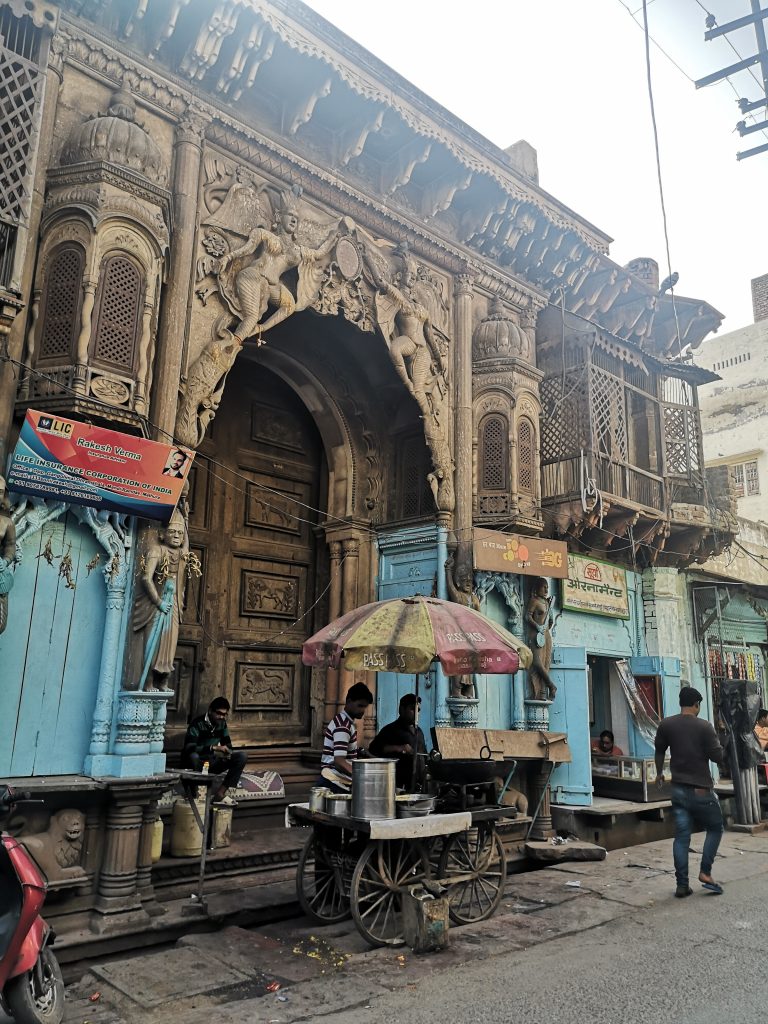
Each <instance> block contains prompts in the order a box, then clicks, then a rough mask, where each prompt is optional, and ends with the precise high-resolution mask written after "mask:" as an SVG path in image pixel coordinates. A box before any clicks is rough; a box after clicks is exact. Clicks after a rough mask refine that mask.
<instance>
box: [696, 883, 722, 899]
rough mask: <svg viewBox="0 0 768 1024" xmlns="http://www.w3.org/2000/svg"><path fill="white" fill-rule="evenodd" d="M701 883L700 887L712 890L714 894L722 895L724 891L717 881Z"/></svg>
mask: <svg viewBox="0 0 768 1024" xmlns="http://www.w3.org/2000/svg"><path fill="white" fill-rule="evenodd" d="M701 885H702V888H704V889H709V891H710V892H713V893H714V894H715V896H722V895H723V893H724V892H725V889H724V888H723V887H722V885H720V883H719V882H714V881H713V882H702V883H701Z"/></svg>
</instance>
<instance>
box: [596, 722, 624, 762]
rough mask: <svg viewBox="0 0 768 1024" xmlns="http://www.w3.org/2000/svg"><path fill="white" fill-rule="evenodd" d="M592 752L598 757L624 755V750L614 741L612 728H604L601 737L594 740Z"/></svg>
mask: <svg viewBox="0 0 768 1024" xmlns="http://www.w3.org/2000/svg"><path fill="white" fill-rule="evenodd" d="M592 753H593V754H596V755H597V756H598V757H623V756H624V751H623V750H622V749H621V747H617V746H616V744H615V743H614V742H613V733H612V732H611V730H610V729H603V731H602V732H601V733H600V738H599V739H596V740H592Z"/></svg>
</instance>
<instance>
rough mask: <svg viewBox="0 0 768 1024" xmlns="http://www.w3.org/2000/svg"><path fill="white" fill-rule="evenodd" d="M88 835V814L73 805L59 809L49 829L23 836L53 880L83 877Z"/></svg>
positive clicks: (21, 837)
mask: <svg viewBox="0 0 768 1024" xmlns="http://www.w3.org/2000/svg"><path fill="white" fill-rule="evenodd" d="M84 836H85V815H84V814H83V812H82V811H76V810H73V809H72V808H64V810H61V811H56V813H55V814H52V815H51V821H50V824H49V825H48V828H47V830H46V831H45V832H38V833H36V834H35V835H31V836H24V835H22V836H19V841H20V842H21V843H23V844H24V846H25V847H26V848H27V850H28V851H29V853H31V854H32V856H33V857H34V858H35V860H36V861H37V864H38V865H39V867H40V870H41V871H43V873H44V874H45V875H46V876H47V878H48V881H49V882H60V881H64V880H65V879H70V878H82V877H83V876H84V875H85V869H84V868H82V867H81V866H80V863H79V861H80V855H81V854H82V851H83V839H84Z"/></svg>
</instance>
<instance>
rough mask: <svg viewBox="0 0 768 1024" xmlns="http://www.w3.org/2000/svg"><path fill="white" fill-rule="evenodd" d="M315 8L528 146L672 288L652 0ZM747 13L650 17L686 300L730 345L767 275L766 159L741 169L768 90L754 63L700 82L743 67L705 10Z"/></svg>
mask: <svg viewBox="0 0 768 1024" xmlns="http://www.w3.org/2000/svg"><path fill="white" fill-rule="evenodd" d="M307 2H308V5H309V6H310V7H312V8H314V9H315V10H316V11H317V12H318V13H319V14H321V15H322V16H323V17H325V18H327V19H328V21H330V22H332V23H333V24H334V25H336V26H337V27H338V28H340V29H341V30H342V31H343V32H346V33H347V35H349V36H351V37H352V38H353V39H354V40H355V41H356V42H358V43H360V44H361V45H363V46H365V47H366V48H367V49H368V50H370V51H371V52H372V53H374V54H375V55H376V56H377V57H379V58H380V59H381V60H383V61H384V62H385V63H387V64H389V65H390V66H391V67H392V68H394V69H395V70H396V71H398V72H399V73H400V74H401V75H403V76H404V77H405V78H407V79H409V80H410V81H411V82H412V83H413V84H414V85H416V86H418V87H419V88H420V89H421V90H422V91H423V92H425V93H427V94H428V95H429V96H431V97H432V98H433V99H434V100H436V101H437V102H438V103H440V104H442V105H443V106H444V107H447V108H448V109H449V110H450V111H452V112H453V113H454V114H456V115H458V116H459V117H460V118H461V119H462V120H464V121H466V122H467V123H468V124H469V125H471V126H472V127H473V128H475V129H476V130H477V131H479V132H481V133H482V134H483V135H485V136H486V137H487V138H488V139H490V140H491V141H492V142H494V143H495V144H496V145H498V146H501V147H503V148H506V147H507V146H509V145H511V144H512V143H513V142H516V141H517V140H518V139H526V140H527V141H528V142H529V143H530V144H531V145H532V146H534V147H535V149H536V150H537V151H538V163H539V183H540V185H541V186H542V188H544V189H546V190H547V191H548V192H550V193H551V194H552V195H553V196H555V198H557V199H558V200H560V201H561V202H563V203H565V204H566V205H567V206H569V207H571V209H573V210H574V211H576V212H577V213H578V214H580V215H581V216H582V217H585V218H586V219H587V220H589V221H591V222H592V223H593V224H594V225H595V226H596V227H598V228H600V229H601V230H602V231H605V232H606V233H607V234H608V235H610V236H611V237H612V238H614V239H615V241H614V242H613V244H612V245H611V252H610V255H611V257H612V259H614V260H615V261H616V262H617V263H620V264H625V263H627V262H628V261H629V260H630V259H633V258H635V257H638V256H651V257H653V258H654V259H656V260H657V261H658V262H659V264H660V268H661V277H662V278H663V277H666V275H667V272H668V270H667V257H666V253H665V241H664V231H663V221H662V212H661V204H660V199H659V182H658V177H657V170H656V157H655V150H654V142H653V131H652V124H651V115H650V106H649V98H648V86H647V78H646V62H645V37H644V33H643V30H642V19H643V13H642V0H471V2H470V0H307ZM749 10H750V3H749V0H708V2H705V0H701V2H699V0H648V6H647V13H648V24H649V31H650V35H651V37H652V39H653V40H655V43H657V44H658V46H657V45H654V44H653V43H652V44H651V76H652V82H653V96H654V103H655V108H656V120H657V125H658V135H659V147H660V156H661V172H662V173H661V177H662V184H663V188H664V198H665V203H666V211H667V224H668V236H669V249H670V259H671V266H672V270H675V271H677V272H678V273H679V275H680V280H679V282H678V285H677V293H678V294H680V295H686V296H693V297H696V298H701V299H706V300H707V301H708V302H710V303H711V304H712V305H713V306H715V307H716V308H717V309H719V310H720V312H721V313H723V314H725V317H726V320H725V323H724V324H723V326H722V327H721V329H720V333H721V334H722V333H724V332H726V331H731V330H735V329H737V328H739V327H743V326H745V325H746V324H749V323H751V322H752V319H753V318H752V304H751V295H750V279H751V278H753V277H757V276H759V275H761V274H764V273H768V251H766V245H765V237H766V203H765V184H766V180H767V179H768V152H766V153H763V154H760V155H757V156H753V157H750V158H749V159H746V160H742V161H737V159H736V153H737V152H738V151H740V150H746V149H749V148H752V147H753V146H756V145H759V144H760V143H766V142H768V133H763V132H762V131H758V132H755V133H753V134H751V135H747V136H745V137H744V138H740V137H739V135H738V133H737V131H736V122H737V121H740V120H742V119H743V117H744V115H742V114H741V113H740V111H739V108H738V106H737V104H736V99H737V96H746V97H747V98H748V99H750V100H755V99H758V98H760V96H761V95H762V93H761V88H760V86H761V83H760V77H761V76H760V72H759V67H758V68H757V69H753V71H754V74H755V77H754V78H753V77H752V76H751V75H750V72H749V71H743V72H740V73H738V74H737V75H734V76H733V77H732V78H731V83H732V84H729V82H727V81H723V82H721V83H719V84H716V85H712V86H709V87H707V88H704V89H698V90H697V89H696V88H695V87H694V85H693V81H692V80H695V79H697V78H701V77H703V76H704V75H708V74H711V73H712V72H714V71H717V70H719V69H720V68H724V67H726V66H728V65H730V64H733V63H736V62H737V61H738V60H739V59H740V57H739V56H738V55H737V54H736V53H735V52H734V50H733V49H731V48H730V46H729V44H728V43H727V42H726V40H725V39H723V38H721V39H717V40H713V41H711V42H705V41H704V32H705V24H704V20H705V17H706V14H707V12H710V13H712V14H714V16H715V18H716V20H717V24H718V25H724V24H726V23H727V22H729V21H731V20H734V19H735V18H739V17H742V16H744V15H745V14H748V13H749ZM632 14H634V17H633V16H632ZM766 24H767V25H768V22H766ZM730 39H731V42H732V43H733V45H734V46H735V48H736V50H737V51H738V54H739V55H740V56H741V57H747V56H750V55H751V54H753V53H754V52H755V51H756V44H755V36H754V30H753V29H741V30H739V31H738V32H736V33H734V34H733V35H732V36H731V37H730ZM659 47H661V48H663V50H664V51H665V53H666V55H665V53H662V52H661V50H660V49H659ZM673 62H674V63H673ZM676 65H677V66H676ZM752 116H753V119H757V120H762V119H763V118H764V117H766V116H768V114H766V113H765V111H763V112H762V113H761V111H760V110H757V111H756V112H755V114H754V115H752Z"/></svg>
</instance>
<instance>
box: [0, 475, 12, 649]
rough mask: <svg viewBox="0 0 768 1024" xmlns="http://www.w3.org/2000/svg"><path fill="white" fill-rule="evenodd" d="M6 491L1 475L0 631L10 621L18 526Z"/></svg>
mask: <svg viewBox="0 0 768 1024" xmlns="http://www.w3.org/2000/svg"><path fill="white" fill-rule="evenodd" d="M10 513H11V509H10V505H9V504H8V500H7V497H6V493H5V478H4V477H2V476H0V633H2V632H3V630H4V629H5V627H6V625H7V623H8V594H9V593H10V590H11V587H12V586H13V566H14V563H15V562H16V526H15V525H14V522H13V520H12V519H11V514H10Z"/></svg>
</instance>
